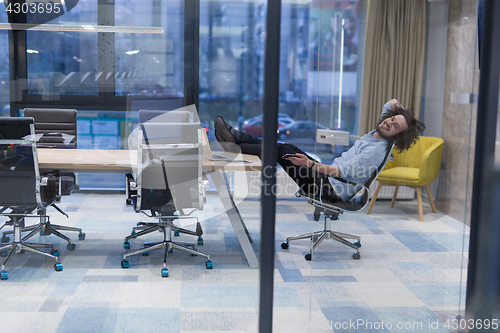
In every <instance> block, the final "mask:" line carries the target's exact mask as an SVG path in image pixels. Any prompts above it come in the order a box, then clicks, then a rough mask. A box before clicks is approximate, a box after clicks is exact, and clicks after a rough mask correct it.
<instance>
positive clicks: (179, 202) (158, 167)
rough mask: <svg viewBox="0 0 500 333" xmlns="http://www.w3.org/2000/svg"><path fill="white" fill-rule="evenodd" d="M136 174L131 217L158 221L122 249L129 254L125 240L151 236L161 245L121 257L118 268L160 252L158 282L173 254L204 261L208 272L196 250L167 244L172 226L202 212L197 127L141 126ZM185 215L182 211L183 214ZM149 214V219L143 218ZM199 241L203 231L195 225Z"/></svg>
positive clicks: (208, 264) (208, 263) (148, 245)
mask: <svg viewBox="0 0 500 333" xmlns="http://www.w3.org/2000/svg"><path fill="white" fill-rule="evenodd" d="M140 129H141V131H140V141H139V142H141V144H140V145H139V147H138V163H137V164H138V168H137V176H136V179H135V183H136V193H135V195H134V192H132V191H130V190H127V193H128V195H130V202H131V203H132V205H133V206H134V209H135V212H136V213H143V214H145V215H147V216H148V217H153V218H157V219H158V222H156V223H147V224H146V225H145V229H144V230H141V231H139V232H137V233H134V232H133V234H132V235H130V236H127V237H126V238H125V242H124V247H125V248H126V249H128V248H130V240H131V239H133V238H136V237H139V236H142V235H145V234H148V233H150V232H153V231H157V230H159V231H161V232H162V233H163V240H162V241H158V242H152V243H145V246H144V247H143V248H142V249H140V250H137V251H133V252H128V253H125V254H124V255H123V260H122V262H121V265H122V267H123V268H128V267H129V265H130V263H129V261H128V259H127V258H128V257H130V256H133V255H137V254H143V255H147V254H149V252H151V251H154V250H157V249H161V248H164V257H163V258H164V259H163V269H162V271H161V275H162V277H168V275H169V273H168V268H167V255H168V253H169V252H171V251H172V250H173V249H176V250H180V251H183V252H187V253H190V254H192V255H200V256H203V257H205V258H206V259H207V261H206V268H208V269H211V268H212V267H213V264H212V261H211V260H210V256H209V255H208V254H205V253H203V252H200V251H198V250H196V249H195V248H194V247H195V246H194V245H195V244H194V243H180V242H174V241H172V238H171V233H172V231H173V222H174V221H175V220H178V219H182V218H193V217H190V216H189V215H190V214H191V213H192V212H193V211H194V210H196V209H198V210H201V209H203V204H204V196H205V190H204V186H203V181H202V143H201V140H202V139H201V126H200V124H199V123H145V124H141V125H140ZM188 210H189V212H187V213H186V211H188ZM148 212H149V213H148ZM195 234H197V235H198V236H201V234H202V230H201V226H200V224H199V222H198V223H197V231H196V233H195Z"/></svg>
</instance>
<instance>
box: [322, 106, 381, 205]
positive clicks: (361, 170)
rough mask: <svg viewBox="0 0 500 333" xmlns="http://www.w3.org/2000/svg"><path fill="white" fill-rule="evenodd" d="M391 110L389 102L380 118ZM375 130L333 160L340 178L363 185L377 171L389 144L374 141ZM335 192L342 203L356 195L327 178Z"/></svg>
mask: <svg viewBox="0 0 500 333" xmlns="http://www.w3.org/2000/svg"><path fill="white" fill-rule="evenodd" d="M390 109H391V106H390V104H389V102H387V103H386V104H385V105H384V108H383V109H382V114H381V116H380V117H382V116H383V115H384V114H385V113H386V112H387V111H389V110H390ZM374 133H375V130H373V131H371V132H370V133H368V134H365V135H363V136H362V137H361V139H359V140H356V142H355V143H354V145H353V146H352V147H351V148H350V149H349V150H348V151H346V152H344V153H342V155H341V156H340V157H337V158H336V159H334V160H333V163H332V165H334V166H337V167H338V168H339V169H340V177H341V178H343V179H346V180H349V181H351V182H354V183H358V184H364V183H365V182H367V181H368V180H369V179H370V176H371V175H372V174H373V173H374V172H375V171H376V170H377V168H378V167H379V166H380V164H381V163H382V161H383V160H384V157H385V154H386V152H387V148H388V145H389V143H388V142H387V140H385V139H375V138H374V137H373V134H374ZM329 180H330V183H331V184H332V186H333V188H334V189H335V192H336V193H337V194H338V196H339V197H340V198H341V199H342V200H343V201H349V199H351V197H352V196H353V195H354V194H356V188H355V187H354V186H352V185H349V184H346V183H343V182H341V181H339V180H336V179H335V178H332V177H329Z"/></svg>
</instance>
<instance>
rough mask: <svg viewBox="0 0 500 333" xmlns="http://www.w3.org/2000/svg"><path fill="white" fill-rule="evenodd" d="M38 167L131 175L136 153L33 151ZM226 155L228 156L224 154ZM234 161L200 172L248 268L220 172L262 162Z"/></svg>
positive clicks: (247, 250)
mask: <svg viewBox="0 0 500 333" xmlns="http://www.w3.org/2000/svg"><path fill="white" fill-rule="evenodd" d="M37 152H38V165H39V168H40V170H43V171H51V170H60V171H68V172H108V173H117V172H118V173H131V172H133V169H135V168H136V166H137V151H136V150H105V149H104V150H100V149H47V148H45V149H43V148H40V149H37ZM226 154H229V153H226ZM232 155H234V156H235V160H236V161H241V160H247V161H251V163H245V162H229V163H228V162H219V161H210V160H207V159H204V160H203V171H204V173H205V174H210V176H211V177H212V181H213V182H214V184H215V187H216V189H217V193H218V194H219V197H220V198H221V201H222V204H223V206H224V209H225V212H226V214H227V216H228V218H229V221H230V222H231V225H232V227H233V229H234V232H235V234H236V237H237V238H238V241H239V242H240V245H241V248H242V250H243V253H244V255H245V257H246V259H247V261H248V264H249V265H250V267H252V268H258V267H259V261H258V260H257V256H256V255H255V252H254V251H253V248H252V245H251V242H252V239H251V238H250V235H249V234H248V231H247V228H246V226H245V223H244V221H243V218H242V217H241V214H240V212H239V210H238V207H237V206H236V204H235V203H234V200H233V197H232V196H231V193H230V192H229V189H228V186H227V183H226V181H225V180H224V177H223V174H222V172H224V171H260V170H261V169H262V163H261V161H260V159H259V158H258V157H257V156H253V155H238V154H232Z"/></svg>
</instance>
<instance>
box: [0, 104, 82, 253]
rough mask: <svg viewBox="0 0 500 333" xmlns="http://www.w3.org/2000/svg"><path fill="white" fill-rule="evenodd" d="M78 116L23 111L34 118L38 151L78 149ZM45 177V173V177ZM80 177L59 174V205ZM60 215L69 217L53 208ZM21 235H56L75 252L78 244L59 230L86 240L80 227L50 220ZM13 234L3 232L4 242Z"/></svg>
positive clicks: (63, 111) (65, 111) (64, 111)
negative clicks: (69, 232) (45, 149)
mask: <svg viewBox="0 0 500 333" xmlns="http://www.w3.org/2000/svg"><path fill="white" fill-rule="evenodd" d="M76 113H77V111H76V110H74V109H35V108H26V109H24V116H25V117H31V118H33V119H34V120H35V136H36V137H37V143H36V145H37V148H55V149H56V148H57V149H76V148H77V142H76V135H77V126H76ZM42 176H43V174H42ZM77 178H78V177H77V175H76V174H75V173H72V172H59V174H58V178H57V185H58V192H57V195H56V202H59V201H60V199H61V196H62V195H70V194H71V193H72V192H73V191H74V190H75V189H76V188H78V181H77ZM52 206H53V207H54V208H55V209H56V210H57V211H58V212H60V213H61V214H63V215H65V216H66V217H68V215H67V214H66V213H65V212H63V211H62V210H61V209H60V208H59V207H58V206H56V205H55V204H53V205H52ZM40 210H41V211H40V214H41V215H44V214H45V212H44V210H45V208H40ZM21 231H22V232H26V231H29V234H28V235H26V236H24V237H23V240H27V239H29V238H31V237H33V236H34V235H35V234H37V233H39V234H40V235H41V236H44V235H51V234H53V235H55V236H57V237H59V238H62V239H64V240H65V241H66V242H68V244H67V246H66V248H67V249H68V250H70V251H73V250H74V249H75V248H76V245H75V244H74V243H72V242H71V239H70V238H69V237H67V236H66V235H64V234H62V233H61V232H60V231H74V232H78V239H79V240H84V239H85V236H86V235H85V233H84V232H83V231H82V229H81V228H75V227H69V226H62V225H56V224H51V223H50V221H48V220H47V221H43V222H42V221H41V222H40V223H39V224H36V225H31V226H27V227H24V228H23V229H22V230H21ZM9 233H11V232H8V231H7V232H4V233H3V237H2V239H1V241H2V243H4V242H7V241H8V240H9V238H8V236H7V235H8V234H9Z"/></svg>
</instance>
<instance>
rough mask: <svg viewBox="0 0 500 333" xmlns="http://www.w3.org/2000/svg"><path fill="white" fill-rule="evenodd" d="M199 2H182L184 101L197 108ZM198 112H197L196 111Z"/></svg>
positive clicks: (192, 0) (189, 0) (198, 87)
mask: <svg viewBox="0 0 500 333" xmlns="http://www.w3.org/2000/svg"><path fill="white" fill-rule="evenodd" d="M199 94H200V0H185V1H184V99H185V103H186V105H191V104H194V105H195V106H196V110H198V108H199ZM198 112H199V110H198Z"/></svg>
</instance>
